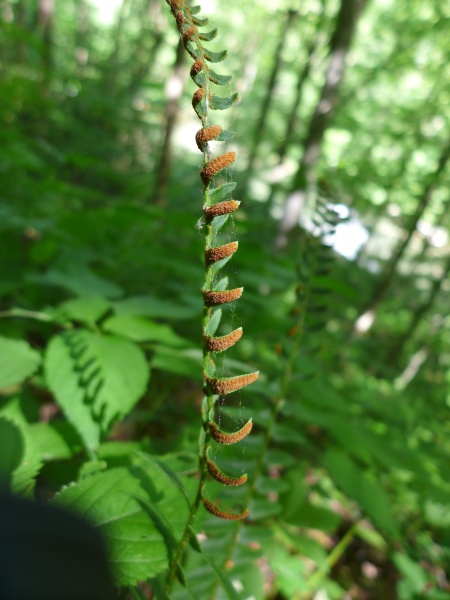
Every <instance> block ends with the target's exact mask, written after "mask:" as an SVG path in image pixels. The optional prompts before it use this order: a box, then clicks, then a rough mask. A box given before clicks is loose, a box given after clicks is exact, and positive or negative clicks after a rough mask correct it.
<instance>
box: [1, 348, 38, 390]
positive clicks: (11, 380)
mask: <svg viewBox="0 0 450 600" xmlns="http://www.w3.org/2000/svg"><path fill="white" fill-rule="evenodd" d="M40 362H41V356H40V354H39V352H36V350H33V349H32V348H31V346H30V345H29V344H28V343H27V342H25V341H23V340H14V339H11V338H5V337H0V389H3V390H6V389H7V388H10V387H14V386H17V385H19V384H21V383H23V382H24V381H25V379H26V378H27V377H30V375H33V373H34V372H35V371H36V370H37V368H38V366H39V364H40Z"/></svg>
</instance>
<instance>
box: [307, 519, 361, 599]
mask: <svg viewBox="0 0 450 600" xmlns="http://www.w3.org/2000/svg"><path fill="white" fill-rule="evenodd" d="M357 525H358V523H354V524H353V525H352V526H351V527H350V529H349V530H348V531H347V533H346V534H345V535H344V537H343V538H342V539H341V540H340V541H339V542H338V543H337V544H336V546H335V547H334V548H333V550H332V551H331V552H330V554H329V555H328V556H327V559H326V561H325V562H324V563H323V565H322V566H321V567H320V568H319V569H317V571H316V572H315V573H313V574H312V575H311V577H310V578H309V579H308V581H307V582H306V585H307V587H308V588H309V589H310V590H314V589H317V586H318V585H319V584H320V582H321V581H322V579H323V578H324V577H325V576H326V575H327V573H328V572H329V571H330V569H332V568H333V566H334V565H335V564H336V563H337V561H338V560H339V559H340V558H341V556H342V555H343V554H344V552H345V551H346V549H347V548H348V546H349V545H350V543H351V542H352V540H353V538H354V537H355V530H356V527H357Z"/></svg>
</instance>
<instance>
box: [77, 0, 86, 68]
mask: <svg viewBox="0 0 450 600" xmlns="http://www.w3.org/2000/svg"><path fill="white" fill-rule="evenodd" d="M76 6H77V30H76V33H75V60H76V63H77V70H78V75H79V77H80V78H81V79H83V78H84V72H85V68H86V65H87V63H88V59H89V42H88V31H89V17H88V6H87V4H86V1H85V0H78V2H77V5H76Z"/></svg>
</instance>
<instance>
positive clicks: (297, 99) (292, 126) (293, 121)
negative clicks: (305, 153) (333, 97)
mask: <svg viewBox="0 0 450 600" xmlns="http://www.w3.org/2000/svg"><path fill="white" fill-rule="evenodd" d="M324 20H325V9H324V8H322V15H321V18H320V21H319V23H318V24H317V26H316V28H315V31H314V32H313V33H312V37H311V40H310V42H309V44H308V46H307V50H306V62H305V65H304V68H303V69H302V70H301V71H300V73H299V76H298V79H297V85H296V86H295V95H294V102H293V103H292V108H291V111H290V113H289V116H288V119H287V122H286V131H285V134H284V137H283V141H282V142H281V144H280V145H279V147H278V150H277V154H278V164H281V163H282V162H283V160H284V157H285V156H286V152H287V150H288V148H289V146H290V145H291V141H292V137H293V135H294V134H295V133H296V132H297V120H298V117H297V114H298V111H299V107H300V105H301V102H302V96H303V88H304V85H305V83H306V81H307V80H308V77H309V75H310V72H311V68H312V66H313V62H314V55H315V53H316V51H317V48H318V47H319V42H320V31H321V28H322V27H323V22H324Z"/></svg>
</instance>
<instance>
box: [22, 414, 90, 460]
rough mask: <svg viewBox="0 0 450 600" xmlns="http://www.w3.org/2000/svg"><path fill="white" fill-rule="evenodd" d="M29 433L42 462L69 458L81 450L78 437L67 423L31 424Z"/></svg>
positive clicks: (81, 444) (81, 446)
mask: <svg viewBox="0 0 450 600" xmlns="http://www.w3.org/2000/svg"><path fill="white" fill-rule="evenodd" d="M30 432H31V435H32V436H33V439H34V440H35V441H36V444H37V446H38V447H39V451H40V456H41V458H42V460H44V461H49V460H62V459H65V458H71V457H72V456H73V455H74V454H76V453H77V452H80V451H81V450H82V449H83V443H82V441H81V439H80V437H79V435H78V434H77V433H76V431H75V430H74V428H73V426H72V425H71V424H70V423H68V422H67V421H50V422H49V423H33V424H32V425H30Z"/></svg>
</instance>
